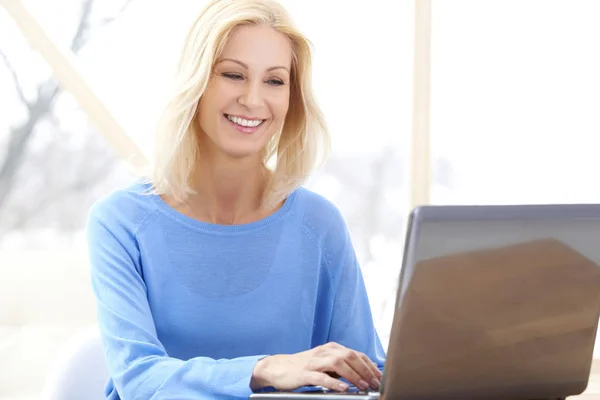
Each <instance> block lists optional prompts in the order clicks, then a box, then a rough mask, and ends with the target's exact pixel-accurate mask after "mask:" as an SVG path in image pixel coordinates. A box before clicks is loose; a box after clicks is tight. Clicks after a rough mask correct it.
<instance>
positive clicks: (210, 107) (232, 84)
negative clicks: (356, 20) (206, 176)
mask: <svg viewBox="0 0 600 400" xmlns="http://www.w3.org/2000/svg"><path fill="white" fill-rule="evenodd" d="M291 63H292V46H291V44H290V42H289V40H288V38H287V37H286V36H284V35H283V34H281V33H279V32H277V31H275V30H274V29H272V28H270V27H268V26H261V25H244V26H238V27H237V28H235V29H234V31H233V32H232V35H231V36H230V39H229V41H228V42H227V44H226V46H225V48H224V51H223V54H222V55H221V57H220V58H219V59H218V60H216V65H215V68H214V72H213V75H212V76H211V78H210V80H209V83H208V87H207V89H206V92H205V93H204V95H203V96H202V99H201V100H200V104H199V114H198V123H199V126H200V135H201V137H200V138H199V140H201V147H202V148H203V149H206V150H209V151H212V152H215V151H216V152H218V153H220V154H223V155H226V156H229V157H235V158H240V157H243V158H246V157H257V158H259V157H260V156H261V150H262V149H263V148H264V147H265V146H266V145H267V143H268V142H269V140H270V139H271V137H273V135H274V134H275V133H276V132H277V131H278V130H280V129H281V127H282V126H283V123H284V120H285V116H286V114H287V111H288V107H289V99H290V69H291Z"/></svg>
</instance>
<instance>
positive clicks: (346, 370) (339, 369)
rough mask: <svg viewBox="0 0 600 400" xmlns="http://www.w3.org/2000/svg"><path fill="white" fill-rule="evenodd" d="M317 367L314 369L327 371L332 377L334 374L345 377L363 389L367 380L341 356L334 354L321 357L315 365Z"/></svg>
mask: <svg viewBox="0 0 600 400" xmlns="http://www.w3.org/2000/svg"><path fill="white" fill-rule="evenodd" d="M315 367H316V368H314V370H316V371H322V372H325V373H326V374H328V375H329V376H330V377H331V376H332V375H333V376H339V377H341V378H344V379H346V380H347V381H349V382H350V383H352V384H353V385H354V386H356V387H357V388H361V389H362V388H363V387H364V386H365V381H364V380H363V379H362V378H361V377H360V375H359V374H358V373H357V372H356V371H354V370H353V369H352V368H351V367H350V366H349V365H348V363H346V361H345V360H344V359H343V358H342V357H340V356H336V355H333V354H332V355H329V356H328V357H323V358H320V359H319V360H318V364H317V365H315ZM334 374H335V375H334ZM367 387H368V385H367Z"/></svg>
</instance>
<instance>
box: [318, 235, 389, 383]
mask: <svg viewBox="0 0 600 400" xmlns="http://www.w3.org/2000/svg"><path fill="white" fill-rule="evenodd" d="M342 232H343V234H342V235H341V236H342V237H341V238H340V239H339V240H341V243H340V245H339V246H335V247H338V248H339V249H340V251H339V252H336V253H337V256H335V257H333V258H332V259H331V260H330V263H331V265H330V270H331V271H332V272H331V274H332V276H334V277H335V279H334V290H335V299H334V306H333V314H332V321H331V328H330V331H329V341H330V342H336V343H339V344H341V345H343V346H345V347H348V348H350V349H353V350H356V351H360V352H362V353H365V354H366V355H367V356H368V357H369V358H370V359H371V361H373V362H374V363H376V364H377V366H378V368H379V370H380V371H383V365H384V362H385V357H386V356H385V352H384V350H383V346H382V345H381V341H380V339H379V335H378V334H377V331H376V329H375V325H374V323H373V316H372V313H371V306H370V304H369V298H368V296H367V290H366V288H365V283H364V279H363V275H362V272H361V269H360V265H359V263H358V260H357V259H356V254H355V252H354V248H353V246H352V240H351V238H350V233H349V232H348V229H347V228H346V226H345V224H344V226H343V229H342Z"/></svg>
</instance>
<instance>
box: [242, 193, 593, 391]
mask: <svg viewBox="0 0 600 400" xmlns="http://www.w3.org/2000/svg"><path fill="white" fill-rule="evenodd" d="M599 316H600V205H577V204H567V205H509V206H423V207H418V208H416V209H415V210H414V211H413V212H412V213H411V214H410V217H409V221H408V228H407V234H406V239H405V248H404V257H403V262H402V268H401V271H400V276H399V282H398V289H397V293H396V307H395V312H394V318H393V323H392V329H391V335H390V342H389V346H388V352H387V353H388V354H387V359H386V364H385V368H384V376H383V380H382V385H381V388H380V389H379V391H377V392H361V391H358V390H350V391H348V392H344V393H340V392H333V391H328V390H324V389H322V388H319V387H305V388H300V389H298V390H296V391H292V392H282V391H270V392H262V393H253V394H252V395H251V396H250V397H251V398H252V399H254V400H261V399H264V400H267V399H270V400H274V399H290V400H295V399H312V400H320V399H323V400H325V399H331V398H335V399H339V400H349V399H354V400H375V399H383V400H388V399H390V400H391V399H411V400H421V399H423V400H425V399H427V400H436V399H440V400H442V399H484V398H485V399H504V400H506V399H511V400H517V399H523V400H534V399H537V400H542V399H544V400H550V399H564V398H566V397H568V396H574V395H578V394H580V393H582V392H583V391H584V390H585V389H586V387H587V383H588V379H589V375H590V369H591V364H592V356H593V352H594V343H595V340H596V333H597V330H598V318H599Z"/></svg>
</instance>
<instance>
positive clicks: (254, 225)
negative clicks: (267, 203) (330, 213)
mask: <svg viewBox="0 0 600 400" xmlns="http://www.w3.org/2000/svg"><path fill="white" fill-rule="evenodd" d="M297 191H298V189H295V190H294V191H292V192H291V193H290V194H289V195H288V196H287V197H286V199H285V200H284V202H283V204H282V205H281V207H279V209H277V210H276V211H275V212H273V213H271V214H269V215H267V216H266V217H264V218H261V219H259V220H256V221H252V222H247V223H244V224H235V225H224V224H215V223H212V222H205V221H200V220H198V219H195V218H192V217H190V216H187V215H185V214H184V213H182V212H179V211H177V210H176V209H174V208H173V207H171V206H170V205H169V204H167V203H166V202H165V201H164V200H163V199H162V198H161V197H160V196H159V195H158V194H152V197H153V199H154V202H155V203H156V204H157V206H158V208H159V209H160V210H161V211H163V212H164V213H165V214H167V215H168V216H169V217H171V218H173V219H175V220H176V221H178V222H181V223H184V224H186V225H188V226H191V227H193V228H196V229H200V230H202V231H206V232H213V233H214V232H217V233H241V232H248V231H252V230H255V229H259V228H262V227H266V226H268V225H270V224H272V223H274V222H275V221H277V220H279V219H280V218H282V217H283V216H285V215H286V214H287V213H288V212H289V210H290V209H291V207H292V204H293V202H294V199H295V197H296V194H297Z"/></svg>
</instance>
